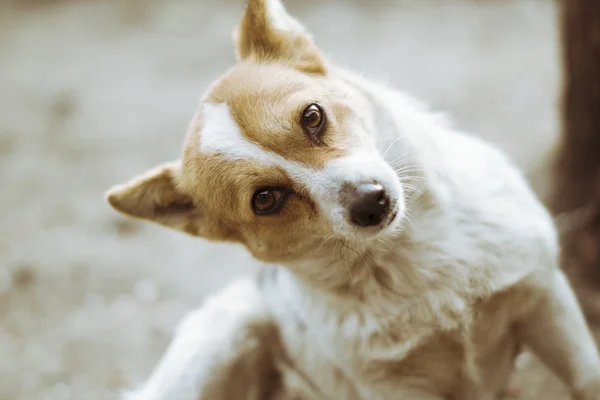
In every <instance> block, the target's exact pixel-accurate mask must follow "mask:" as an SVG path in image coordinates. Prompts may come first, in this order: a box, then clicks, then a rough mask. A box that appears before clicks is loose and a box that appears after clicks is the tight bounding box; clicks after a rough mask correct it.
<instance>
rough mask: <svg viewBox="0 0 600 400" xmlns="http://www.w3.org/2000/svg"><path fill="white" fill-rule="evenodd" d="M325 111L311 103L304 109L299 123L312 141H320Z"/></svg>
mask: <svg viewBox="0 0 600 400" xmlns="http://www.w3.org/2000/svg"><path fill="white" fill-rule="evenodd" d="M326 119H327V118H326V116H325V111H323V109H322V108H321V106H320V105H318V104H316V103H313V104H310V105H309V106H308V107H306V108H305V109H304V111H303V112H302V117H301V118H300V123H301V124H302V128H303V129H304V131H305V132H306V133H307V134H308V136H309V137H310V139H311V140H312V141H313V142H314V143H317V144H318V143H320V142H321V135H322V133H323V128H324V127H325V121H326Z"/></svg>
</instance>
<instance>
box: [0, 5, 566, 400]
mask: <svg viewBox="0 0 600 400" xmlns="http://www.w3.org/2000/svg"><path fill="white" fill-rule="evenodd" d="M242 3H243V1H242V0H221V1H218V2H217V1H209V0H202V1H201V0H194V1H192V0H189V1H187V0H171V1H168V0H105V1H101V0H63V1H58V0H54V1H52V0H35V1H34V0H0V49H1V52H0V110H1V111H0V400H32V399H33V400H37V399H48V400H60V399H65V400H66V399H85V400H101V399H102V400H104V399H111V398H115V397H116V390H118V389H119V388H123V387H128V386H131V385H134V384H136V383H138V382H140V380H142V379H143V378H144V377H146V376H147V375H148V373H149V371H150V369H151V368H152V366H153V365H154V364H155V362H156V361H157V358H158V357H159V355H160V354H161V352H162V351H163V350H164V347H165V345H166V344H167V342H168V340H169V337H170V334H171V330H172V328H173V326H174V323H175V322H176V321H177V320H178V319H179V317H180V316H181V315H182V313H183V312H184V311H185V310H186V309H188V308H191V307H194V306H195V305H197V304H198V303H199V302H200V301H201V300H202V299H203V297H204V296H205V295H206V293H208V292H209V291H214V290H216V289H218V288H219V287H220V286H222V285H223V284H224V283H225V282H227V281H228V280H230V279H231V278H232V277H234V276H236V275H239V274H242V273H246V272H248V271H250V270H251V269H252V268H253V265H254V262H253V261H252V260H251V258H250V257H249V255H248V254H247V253H246V252H245V251H244V250H243V249H241V248H239V247H235V246H231V245H220V244H213V243H207V242H205V241H202V240H198V239H192V238H189V237H186V236H184V235H183V234H179V233H176V232H171V231H167V230H165V229H162V228H159V227H156V226H151V225H148V224H144V223H139V222H132V221H129V220H125V219H124V218H122V217H120V216H119V215H117V214H116V213H114V212H113V211H112V210H111V209H110V208H109V207H108V206H107V205H106V204H105V202H104V199H103V195H104V192H105V191H106V190H107V189H108V188H109V187H110V186H111V185H113V184H115V183H119V182H122V181H124V180H126V179H129V178H130V177H131V176H133V175H135V174H137V173H139V172H142V171H144V170H145V169H147V168H149V167H152V166H153V165H155V164H157V163H159V162H162V161H167V160H170V159H174V158H175V157H177V156H178V152H179V150H180V146H181V142H182V139H183V135H184V133H185V130H186V128H187V124H188V123H189V121H190V119H191V116H192V113H193V112H194V111H195V107H196V104H197V102H198V98H199V96H200V94H201V93H202V92H203V91H204V89H205V88H206V86H207V85H208V84H209V83H210V82H211V80H213V79H214V78H216V77H217V76H218V75H219V74H220V73H222V72H223V71H224V70H225V68H227V67H228V66H230V65H232V64H233V63H234V61H235V59H234V54H233V48H232V44H231V30H232V28H233V26H234V25H235V23H236V21H237V19H238V18H239V16H240V11H241V7H242ZM287 4H289V8H290V9H291V10H293V11H294V12H295V13H296V15H298V16H299V18H300V19H302V20H303V21H304V22H305V23H306V24H307V25H308V27H309V29H310V30H311V31H312V32H313V33H314V36H315V38H316V40H317V42H318V43H319V44H320V45H321V46H322V48H324V49H325V50H326V52H327V54H329V56H330V57H331V58H332V59H333V60H335V61H337V62H338V63H340V64H343V65H346V66H349V67H352V68H354V69H356V70H359V71H362V72H366V73H369V74H371V75H373V76H376V77H378V78H380V79H382V78H385V79H386V80H387V81H388V82H390V83H392V84H394V85H396V86H398V87H401V88H403V89H405V90H407V91H409V92H411V93H413V94H415V95H416V96H418V97H420V98H422V99H423V100H425V101H427V102H428V103H429V104H431V106H432V108H434V109H436V110H440V111H444V112H447V113H448V114H449V115H451V116H452V118H453V119H454V121H455V125H456V126H458V127H459V128H460V129H462V130H465V131H468V132H472V133H474V134H477V135H480V136H483V137H485V138H486V139H488V140H489V141H491V142H493V143H496V144H497V145H498V146H499V147H501V148H502V149H504V150H505V151H506V152H507V153H508V154H509V155H510V156H511V157H512V158H513V160H514V161H515V162H516V163H517V164H518V165H519V166H520V167H521V168H523V170H524V171H525V172H526V173H527V174H528V176H529V177H530V179H531V181H532V183H533V184H534V186H535V188H536V190H537V191H538V193H539V194H540V196H544V195H545V182H546V179H545V178H546V173H547V168H546V164H547V154H548V150H549V149H550V148H551V146H552V143H554V140H555V137H556V134H557V131H558V122H557V104H558V99H559V97H558V94H559V90H560V79H559V76H560V70H559V68H560V62H559V49H558V44H557V41H556V38H557V27H556V21H555V19H556V10H555V5H554V2H552V1H545V0H514V1H513V0H502V1H500V0H495V1H494V0H480V1H474V0H473V1H467V0H464V1H460V0H452V1H449V0H437V1H433V0H421V1H419V2H407V1H400V0H398V1H392V0H389V1H382V0H380V1H366V0H362V1H358V0H357V1H342V0H337V1H336V0H331V1H320V2H317V1H304V2H302V1H299V0H298V1H293V0H288V1H287ZM517 380H520V381H524V382H525V385H524V386H523V388H524V393H523V395H522V396H521V398H523V399H531V400H533V399H538V398H542V397H543V398H548V399H552V398H554V399H557V400H558V399H565V398H566V397H565V395H564V392H561V386H560V385H559V384H558V383H557V382H556V380H555V379H554V378H552V377H550V376H549V375H548V374H547V373H546V372H544V371H543V369H541V368H540V367H539V366H537V365H535V363H532V362H531V361H527V362H526V363H525V367H524V370H523V371H521V372H519V373H518V374H517ZM540 393H543V394H544V395H543V396H542V395H540Z"/></svg>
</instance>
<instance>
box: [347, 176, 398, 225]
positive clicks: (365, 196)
mask: <svg viewBox="0 0 600 400" xmlns="http://www.w3.org/2000/svg"><path fill="white" fill-rule="evenodd" d="M353 189H354V190H351V192H352V194H351V195H350V196H349V197H350V198H351V199H350V201H349V204H348V206H349V207H348V208H349V212H350V220H351V221H352V223H353V224H355V225H358V226H362V227H367V226H375V225H379V224H380V223H381V221H382V220H383V217H384V216H385V215H386V214H387V212H388V209H389V198H388V195H387V193H386V192H385V189H384V188H383V186H381V185H380V184H378V183H362V184H360V185H358V186H355V187H354V188H353Z"/></svg>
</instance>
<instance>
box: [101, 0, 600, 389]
mask: <svg viewBox="0 0 600 400" xmlns="http://www.w3.org/2000/svg"><path fill="white" fill-rule="evenodd" d="M234 36H235V43H236V45H237V55H238V58H239V62H238V63H237V64H236V65H235V66H234V67H233V68H232V69H230V70H229V71H227V72H226V73H225V74H224V75H223V76H221V77H220V78H219V79H218V80H217V81H216V82H214V84H213V85H212V86H211V87H210V88H209V89H208V91H207V92H206V94H205V95H204V96H203V97H202V99H201V102H200V106H199V111H198V113H197V114H196V115H195V116H194V118H193V121H192V123H191V125H190V128H189V131H188V133H187V136H186V139H185V144H184V148H183V151H182V153H183V154H182V157H181V159H180V160H176V161H172V162H169V163H165V164H163V165H160V166H158V167H157V168H155V169H152V170H150V171H149V172H147V173H146V174H144V175H141V176H139V177H136V178H135V179H133V180H131V181H130V182H128V183H125V184H123V185H118V186H116V187H114V188H112V189H111V190H110V191H109V192H108V195H107V200H108V202H109V203H110V204H111V205H112V206H113V207H114V208H115V209H116V210H118V211H119V212H121V213H124V214H126V215H129V216H131V217H134V218H138V219H143V220H148V221H152V222H155V223H158V224H161V225H164V226H166V227H169V228H172V229H177V230H181V231H183V232H186V233H188V234H190V235H194V236H198V237H201V238H204V239H207V240H212V241H222V242H223V241H224V242H232V243H239V244H242V245H244V246H245V247H246V248H247V249H248V251H250V252H251V253H252V255H253V256H254V257H255V258H256V259H258V260H260V261H263V262H264V263H265V266H264V268H262V269H261V270H260V272H257V273H256V274H252V275H250V276H245V277H241V278H239V279H238V280H237V281H235V282H233V283H231V284H230V286H228V287H227V288H225V289H224V290H222V291H221V292H220V293H217V294H215V295H214V296H212V297H210V298H208V299H207V300H206V301H205V304H203V305H202V306H201V307H200V308H198V309H196V310H194V311H192V312H190V313H189V314H188V315H187V316H185V317H184V318H183V320H182V321H181V323H180V324H179V326H178V327H177V330H176V333H175V335H174V338H173V340H172V342H171V344H170V345H169V348H168V349H167V350H166V353H165V354H164V356H163V358H162V360H161V361H160V362H159V363H158V365H157V366H156V367H155V369H154V370H153V372H152V373H151V376H150V377H149V379H148V380H147V381H146V382H145V383H144V384H143V385H141V386H140V387H139V388H138V389H135V390H133V391H131V392H129V393H126V394H124V396H125V398H127V399H135V400H142V399H143V400H159V399H161V400H198V399H201V400H233V399H235V400H241V399H248V400H254V399H256V400H259V399H261V400H262V399H269V400H271V399H276V400H284V399H285V400H294V399H296V400H316V399H319V400H321V399H329V400H333V399H335V400H340V399H348V400H367V399H368V400H377V399H383V400H390V399H392V400H393V399H411V400H412V399H423V400H442V399H446V400H451V399H453V400H471V399H475V400H480V399H483V400H485V399H495V398H498V396H499V395H500V393H501V392H502V390H503V389H504V388H505V387H506V385H507V381H508V379H509V376H510V374H511V372H512V371H513V367H514V361H515V357H516V356H517V354H518V353H519V352H520V351H521V348H522V347H523V346H528V347H529V348H531V349H532V350H533V351H534V352H535V354H537V356H539V358H540V359H541V360H542V361H543V362H544V363H545V364H546V365H547V366H548V367H550V368H551V369H552V370H553V371H554V372H555V373H556V374H557V375H558V376H559V377H560V378H561V379H562V380H563V381H564V382H565V383H566V384H567V385H568V387H569V388H570V389H571V392H572V394H573V397H574V398H576V399H579V400H600V358H599V355H598V350H597V348H596V344H595V343H594V340H593V338H592V335H591V334H590V331H589V329H588V327H587V325H586V322H585V320H584V317H583V314H582V311H581V309H580V306H579V305H578V302H577V300H576V298H575V296H574V294H573V291H572V288H571V286H570V283H569V282H568V280H567V279H566V277H565V275H564V274H563V272H562V271H561V269H560V268H559V246H558V240H557V233H556V229H555V227H554V224H553V220H552V218H551V216H550V215H549V213H548V212H547V210H546V209H545V207H544V206H543V205H542V204H541V203H540V201H539V200H538V199H537V198H536V196H535V195H534V193H533V192H532V190H531V189H530V188H529V186H528V184H527V183H526V180H525V179H524V177H523V176H522V174H521V173H520V172H519V171H518V170H517V169H516V168H515V167H514V166H513V165H512V164H511V163H510V162H509V161H508V160H507V158H506V157H505V156H504V155H503V154H501V152H499V151H498V150H497V149H495V148H494V147H492V146H490V145H488V144H485V143H484V142H483V141H481V140H479V139H476V138H474V137H470V136H467V135H465V134H462V133H460V132H457V131H456V130H454V129H453V128H452V127H451V126H450V125H449V124H447V123H446V122H445V121H444V119H443V118H440V117H438V116H437V115H435V114H433V113H431V112H429V111H428V110H427V108H426V107H424V106H423V105H422V104H421V103H419V102H418V101H416V100H414V99H412V98H411V97H409V96H408V95H406V94H403V93H402V92H400V91H397V90H394V89H391V88H389V87H388V86H386V85H384V84H381V83H377V82H375V81H372V80H369V79H367V78H363V77H361V76H358V75H355V74H353V73H351V72H349V71H347V70H344V69H341V68H338V67H336V66H335V65H333V64H331V63H330V62H329V61H328V60H327V59H326V57H325V56H324V55H323V53H322V52H321V51H320V50H319V48H318V47H317V46H316V44H315V42H314V41H313V39H312V37H311V36H310V35H309V34H308V33H307V32H306V30H305V28H304V27H303V25H302V24H301V23H300V22H299V21H298V20H296V19H295V18H294V17H292V16H290V15H289V14H288V12H287V11H286V9H285V7H284V6H283V5H282V4H281V2H280V1H279V0H248V1H247V5H246V9H245V12H244V14H243V17H242V19H241V22H240V25H239V27H238V29H237V30H236V32H235V35H234Z"/></svg>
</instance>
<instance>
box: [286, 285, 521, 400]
mask: <svg viewBox="0 0 600 400" xmlns="http://www.w3.org/2000/svg"><path fill="white" fill-rule="evenodd" d="M286 289H287V290H286V291H285V293H286V294H287V295H288V296H293V295H294V293H293V290H294V289H293V288H291V287H286ZM283 298H284V299H285V296H284V297H283ZM289 301H290V300H289V298H288V300H282V301H280V302H278V303H277V306H275V311H276V314H277V318H278V319H279V325H280V327H281V330H282V332H281V333H282V339H283V343H284V346H285V350H286V352H287V355H288V357H289V359H290V360H291V362H292V364H293V367H294V369H296V372H299V373H300V375H301V376H304V377H305V380H306V382H300V383H299V384H297V385H296V388H295V389H294V391H295V393H300V394H301V396H300V397H299V398H301V399H303V400H311V399H341V398H343V399H348V400H355V399H356V400H364V399H369V400H371V399H373V400H377V399H385V400H387V399H401V398H407V396H409V397H410V398H413V397H415V396H416V397H419V398H427V397H426V396H427V395H433V394H437V395H440V396H446V397H447V398H461V399H470V398H477V399H479V398H485V397H483V396H486V395H490V396H491V395H493V394H495V393H497V392H498V390H500V389H501V388H502V386H503V385H504V384H505V383H506V382H505V381H506V379H507V378H508V375H509V373H510V371H511V369H512V364H513V359H514V356H515V346H516V342H515V340H514V337H512V336H511V335H510V333H509V331H508V329H507V327H508V326H509V325H510V323H511V321H510V311H509V310H507V308H509V307H510V304H507V305H506V307H504V306H503V299H493V303H489V304H490V305H489V306H488V302H486V303H485V304H482V305H481V307H482V308H481V309H482V310H483V309H484V308H485V310H484V311H485V315H483V314H482V315H480V316H479V317H478V316H477V315H478V314H480V313H478V312H477V310H472V309H470V308H469V309H467V308H462V309H461V308H460V307H459V308H455V309H453V310H449V309H444V310H438V312H431V310H428V312H423V313H419V312H418V310H419V308H421V309H423V308H426V307H431V306H430V305H428V304H425V303H426V301H424V303H419V302H418V301H415V302H414V303H413V304H412V306H410V307H407V308H406V309H405V310H404V312H401V313H400V314H399V315H398V318H396V319H393V320H392V319H391V320H389V321H386V322H385V323H382V321H379V320H376V319H375V318H373V317H371V316H369V315H368V314H366V313H361V312H346V313H344V314H343V315H340V314H336V313H332V312H331V310H327V309H325V308H318V307H316V306H315V304H310V300H309V299H304V301H305V302H304V303H303V302H302V301H298V298H295V302H293V303H290V302H289ZM491 301H492V300H490V302H491ZM452 312H454V313H455V315H454V316H455V317H456V318H452V315H451V314H452ZM403 316H404V317H403ZM461 317H467V318H461ZM471 317H473V318H474V319H471ZM472 335H476V336H477V337H472ZM492 370H493V371H494V372H493V373H490V371H492ZM477 379H480V380H482V381H484V382H486V386H487V387H486V390H485V392H484V393H482V392H481V388H480V387H478V385H477V384H476V380H477ZM296 383H298V382H297V381H296ZM456 396H458V397H456Z"/></svg>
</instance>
